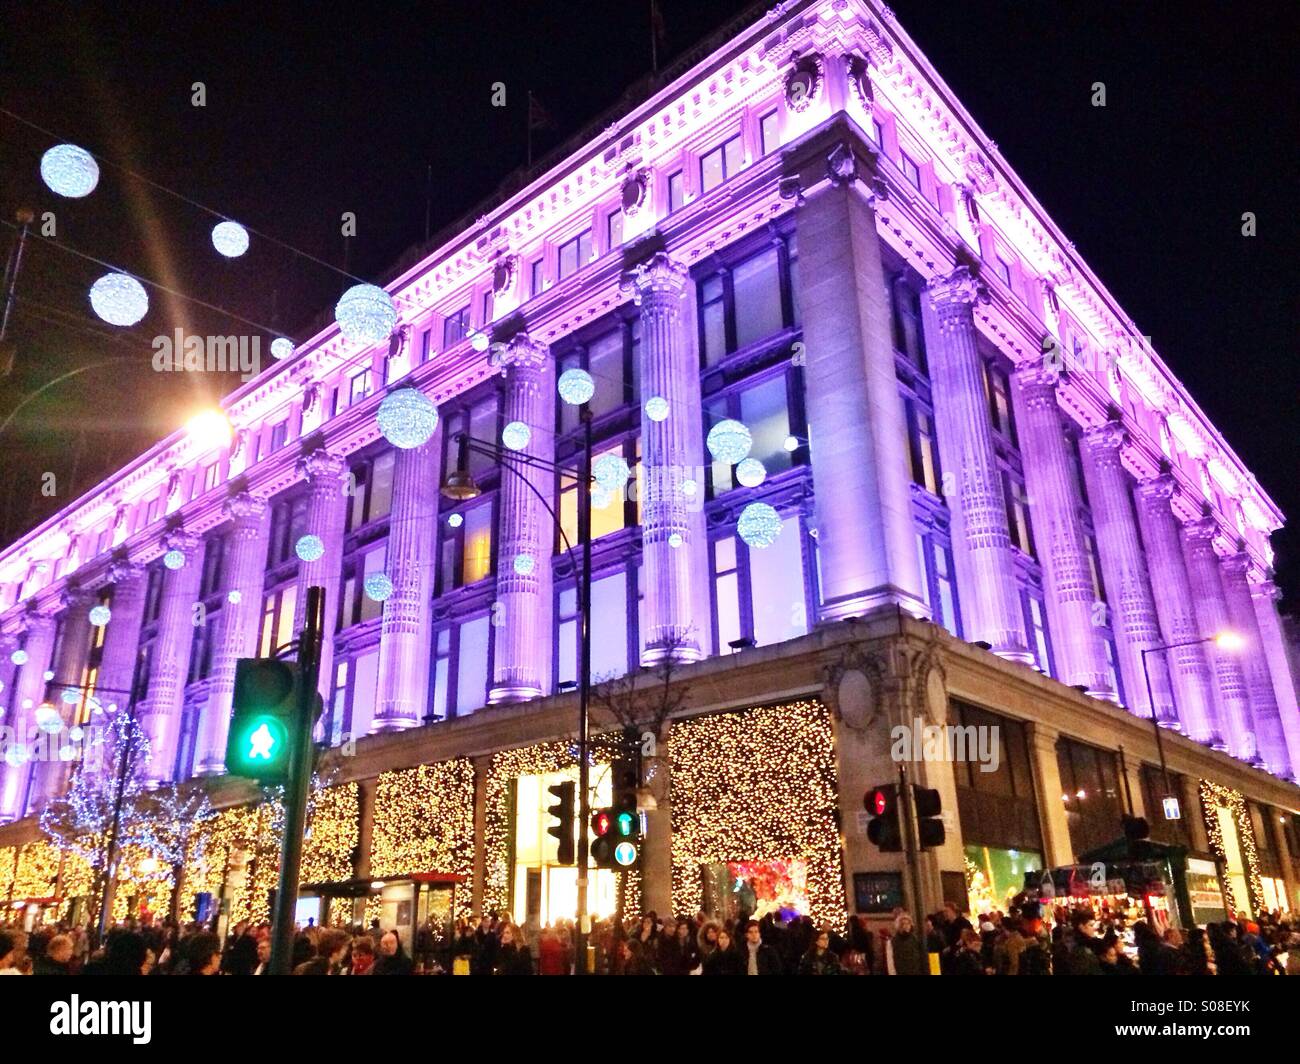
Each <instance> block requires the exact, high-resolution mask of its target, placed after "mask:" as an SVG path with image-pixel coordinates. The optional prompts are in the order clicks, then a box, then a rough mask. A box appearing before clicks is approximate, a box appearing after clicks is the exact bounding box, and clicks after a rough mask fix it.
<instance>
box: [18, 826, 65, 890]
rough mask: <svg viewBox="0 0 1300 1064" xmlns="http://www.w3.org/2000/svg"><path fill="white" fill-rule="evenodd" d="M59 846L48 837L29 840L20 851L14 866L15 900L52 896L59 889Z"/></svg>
mask: <svg viewBox="0 0 1300 1064" xmlns="http://www.w3.org/2000/svg"><path fill="white" fill-rule="evenodd" d="M58 881H59V848H58V847H57V846H55V845H54V844H53V843H52V842H50V841H49V840H48V839H41V840H40V841H39V842H29V843H27V845H26V846H23V847H21V848H20V849H19V851H18V863H17V865H16V866H15V868H14V880H13V894H12V897H13V899H14V900H15V901H20V900H22V899H24V898H52V897H54V892H55V891H56V890H57V889H58Z"/></svg>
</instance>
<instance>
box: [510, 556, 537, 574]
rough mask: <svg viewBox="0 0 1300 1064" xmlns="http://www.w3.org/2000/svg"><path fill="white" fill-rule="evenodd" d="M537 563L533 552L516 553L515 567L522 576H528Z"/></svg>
mask: <svg viewBox="0 0 1300 1064" xmlns="http://www.w3.org/2000/svg"><path fill="white" fill-rule="evenodd" d="M536 565H537V560H536V559H535V558H534V557H533V556H532V555H531V554H516V555H515V560H514V569H515V572H517V573H518V574H519V575H520V576H527V575H528V574H529V573H531V572H532V571H533V568H534V567H535V566H536Z"/></svg>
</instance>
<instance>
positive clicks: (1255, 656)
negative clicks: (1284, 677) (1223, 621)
mask: <svg viewBox="0 0 1300 1064" xmlns="http://www.w3.org/2000/svg"><path fill="white" fill-rule="evenodd" d="M1219 568H1220V574H1221V577H1222V581H1223V596H1224V598H1225V600H1226V601H1227V604H1228V623H1229V624H1230V625H1231V626H1232V630H1233V631H1234V632H1236V633H1237V634H1238V635H1240V636H1241V638H1242V640H1243V641H1244V645H1243V646H1242V648H1241V649H1240V650H1239V651H1238V652H1237V655H1236V657H1237V660H1238V662H1239V663H1240V664H1241V669H1242V672H1244V673H1245V676H1246V690H1247V692H1248V693H1249V695H1250V719H1251V722H1252V724H1253V725H1254V731H1255V742H1256V744H1257V746H1258V749H1259V755H1260V757H1262V758H1263V759H1264V765H1265V767H1266V768H1267V769H1268V771H1269V772H1271V773H1273V774H1274V775H1275V776H1283V777H1290V775H1291V756H1290V754H1289V753H1288V751H1287V745H1286V735H1285V733H1284V732H1283V731H1282V714H1281V712H1280V711H1279V709H1278V704H1277V696H1276V695H1274V693H1273V679H1272V677H1271V676H1269V672H1268V658H1267V656H1266V653H1265V649H1264V639H1263V635H1262V633H1261V632H1260V628H1259V618H1258V617H1257V616H1256V615H1255V606H1254V603H1252V602H1251V599H1250V584H1249V582H1248V576H1249V573H1250V555H1248V554H1246V553H1244V552H1242V553H1238V554H1229V555H1228V556H1226V557H1224V558H1221V559H1220V560H1219Z"/></svg>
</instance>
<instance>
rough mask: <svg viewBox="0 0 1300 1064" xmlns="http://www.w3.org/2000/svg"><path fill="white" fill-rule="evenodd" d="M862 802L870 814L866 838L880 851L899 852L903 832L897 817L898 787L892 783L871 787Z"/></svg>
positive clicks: (901, 845)
mask: <svg viewBox="0 0 1300 1064" xmlns="http://www.w3.org/2000/svg"><path fill="white" fill-rule="evenodd" d="M862 804H863V805H865V806H866V808H867V812H868V813H870V814H871V823H870V824H868V825H867V838H868V839H870V840H871V841H872V842H873V843H875V845H876V846H878V847H880V851H881V852H882V853H901V852H902V849H903V833H902V830H901V828H900V824H899V817H898V787H897V786H896V785H895V784H892V783H886V784H883V785H882V786H880V787H873V788H872V789H871V790H869V791H867V793H866V796H865V797H864V798H863V800H862Z"/></svg>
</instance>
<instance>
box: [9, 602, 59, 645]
mask: <svg viewBox="0 0 1300 1064" xmlns="http://www.w3.org/2000/svg"><path fill="white" fill-rule="evenodd" d="M54 624H55V620H54V612H53V611H52V610H51V609H50V607H49V606H47V605H36V604H33V605H32V606H30V607H29V608H28V609H27V611H26V612H25V613H24V614H23V616H22V620H21V621H19V622H18V625H19V634H20V635H22V636H24V637H28V636H32V635H39V634H41V633H44V632H52V631H53V630H54Z"/></svg>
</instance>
